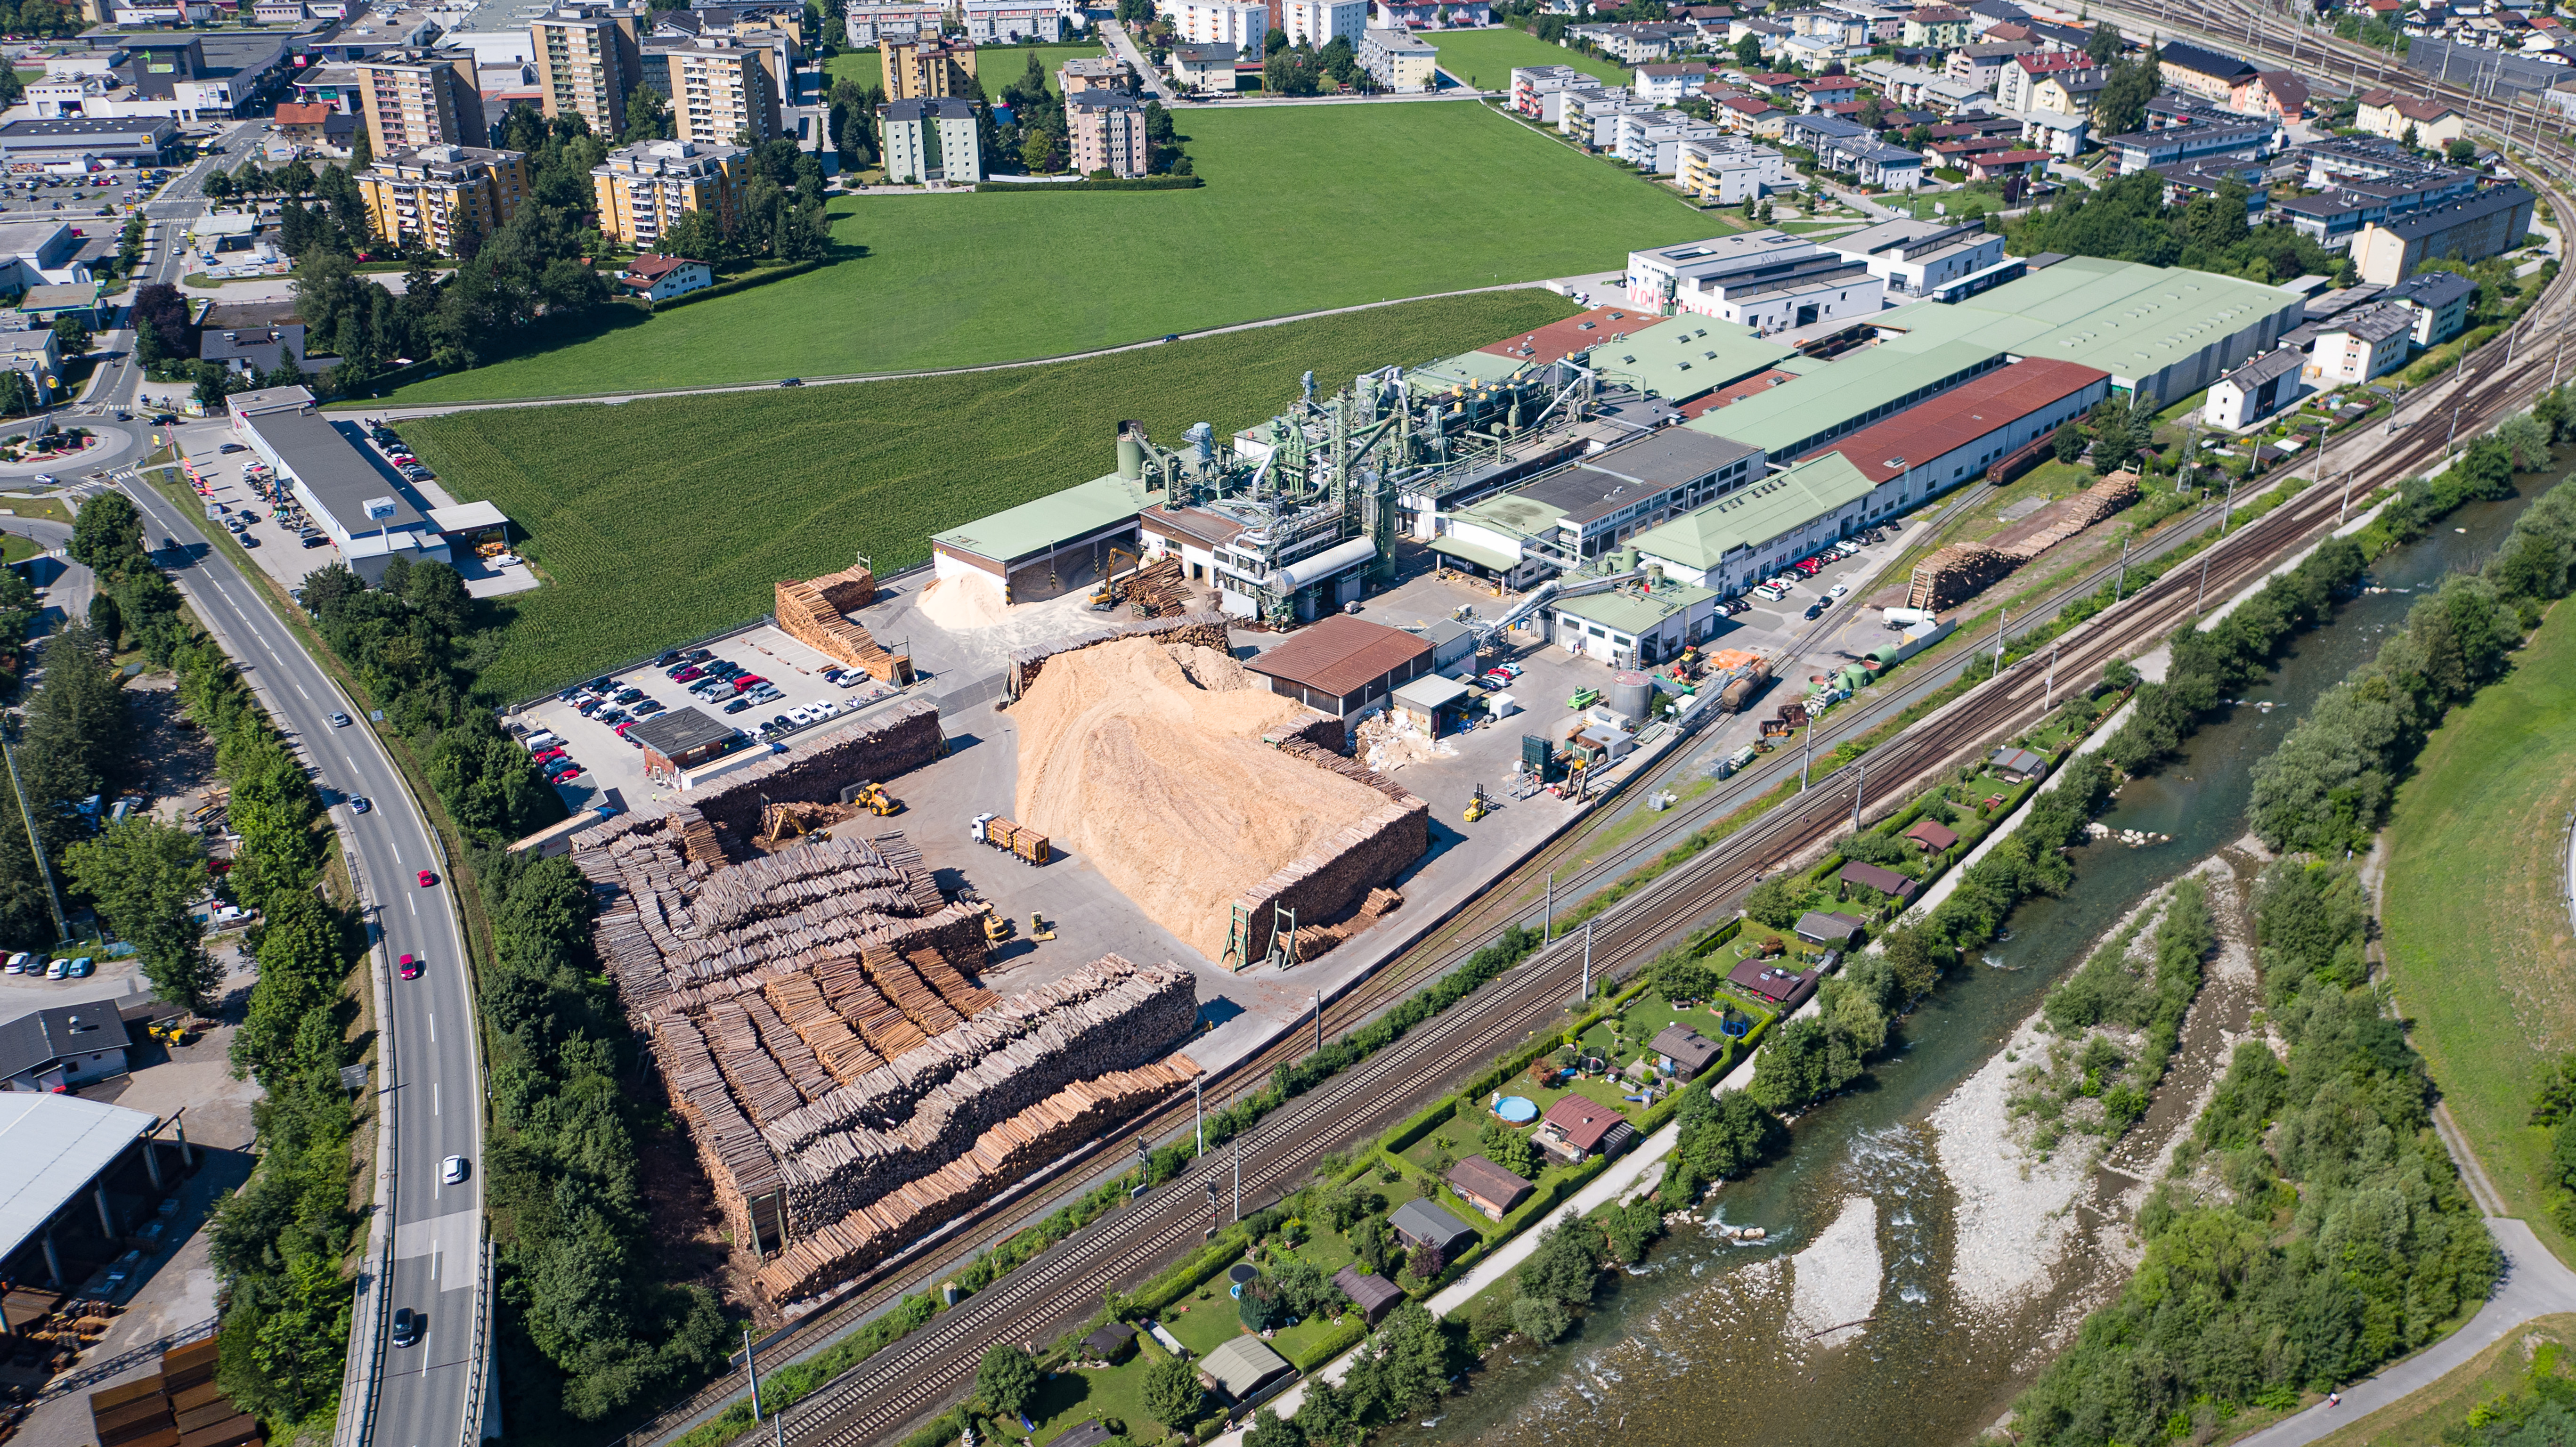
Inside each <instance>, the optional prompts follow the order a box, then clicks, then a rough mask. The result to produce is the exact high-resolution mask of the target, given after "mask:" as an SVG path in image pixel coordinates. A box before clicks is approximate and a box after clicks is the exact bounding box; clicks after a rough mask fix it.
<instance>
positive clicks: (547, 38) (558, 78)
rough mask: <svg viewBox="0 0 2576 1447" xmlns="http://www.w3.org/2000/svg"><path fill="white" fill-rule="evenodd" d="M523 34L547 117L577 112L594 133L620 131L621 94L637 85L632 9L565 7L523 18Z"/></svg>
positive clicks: (639, 56) (639, 52)
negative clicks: (527, 38)
mask: <svg viewBox="0 0 2576 1447" xmlns="http://www.w3.org/2000/svg"><path fill="white" fill-rule="evenodd" d="M528 32H529V36H530V39H531V41H532V43H533V48H534V49H535V51H536V63H537V74H538V84H539V85H541V86H542V87H543V88H544V90H545V105H544V110H545V113H546V115H547V117H548V118H549V119H551V118H552V117H555V116H570V115H577V116H579V117H581V118H582V119H583V120H585V121H588V122H590V129H591V133H592V134H594V135H608V136H614V135H618V134H620V133H621V132H623V131H624V130H625V129H626V95H627V92H629V91H631V90H633V89H634V88H635V87H636V86H638V85H640V84H642V83H643V68H644V57H643V49H642V43H641V40H640V38H639V37H638V35H637V33H636V28H635V14H634V12H633V11H631V10H613V9H610V8H609V7H607V6H605V5H588V4H572V5H565V6H564V7H563V8H561V9H559V10H557V11H555V12H554V13H552V14H550V15H542V16H539V17H538V18H536V19H535V20H532V21H530V22H528Z"/></svg>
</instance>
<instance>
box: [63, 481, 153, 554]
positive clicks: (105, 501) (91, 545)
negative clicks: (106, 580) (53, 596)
mask: <svg viewBox="0 0 2576 1447" xmlns="http://www.w3.org/2000/svg"><path fill="white" fill-rule="evenodd" d="M65 551H66V552H68V553H70V554H71V557H72V561H73V562H75V563H78V564H80V565H81V566H83V567H85V568H88V569H89V570H90V571H92V572H95V573H102V574H106V573H116V572H121V571H123V570H124V569H126V568H128V567H130V566H132V565H133V564H134V563H136V562H138V561H140V560H141V559H142V557H143V513H142V512H141V510H139V509H138V508H136V507H135V506H134V503H133V500H132V499H130V498H128V497H126V495H125V494H123V493H121V492H102V493H99V494H97V495H95V496H93V497H91V498H90V499H89V500H88V501H87V502H84V503H82V504H81V509H80V512H79V513H78V514H76V515H75V516H74V517H73V518H72V540H71V543H70V545H69V546H68V547H67V548H66V549H65Z"/></svg>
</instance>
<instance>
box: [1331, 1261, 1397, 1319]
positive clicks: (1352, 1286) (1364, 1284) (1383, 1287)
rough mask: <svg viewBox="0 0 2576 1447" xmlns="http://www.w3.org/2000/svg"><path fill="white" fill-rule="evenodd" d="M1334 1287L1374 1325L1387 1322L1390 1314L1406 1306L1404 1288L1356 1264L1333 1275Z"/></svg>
mask: <svg viewBox="0 0 2576 1447" xmlns="http://www.w3.org/2000/svg"><path fill="white" fill-rule="evenodd" d="M1333 1285H1334V1286H1335V1287H1336V1288H1337V1289H1339V1290H1340V1291H1341V1293H1342V1295H1344V1296H1347V1297H1349V1298H1350V1299H1351V1305H1353V1306H1356V1307H1358V1308H1359V1309H1360V1316H1361V1317H1362V1318H1363V1319H1365V1320H1366V1321H1367V1322H1368V1324H1369V1325H1371V1326H1375V1325H1377V1324H1378V1323H1379V1322H1381V1321H1384V1320H1385V1319H1386V1314H1387V1313H1388V1312H1390V1311H1393V1310H1395V1309H1396V1308H1397V1307H1398V1306H1401V1305H1403V1303H1404V1288H1402V1287H1400V1286H1397V1285H1396V1284H1395V1283H1394V1282H1392V1281H1389V1280H1387V1279H1386V1278H1385V1277H1383V1276H1380V1275H1377V1274H1376V1273H1375V1272H1370V1271H1362V1270H1361V1269H1359V1267H1358V1266H1356V1265H1352V1266H1345V1267H1343V1268H1342V1269H1341V1270H1339V1271H1336V1272H1334V1273H1333Z"/></svg>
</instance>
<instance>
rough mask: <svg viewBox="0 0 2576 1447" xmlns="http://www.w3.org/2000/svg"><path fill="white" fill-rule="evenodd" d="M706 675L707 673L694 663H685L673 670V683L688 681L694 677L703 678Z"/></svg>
mask: <svg viewBox="0 0 2576 1447" xmlns="http://www.w3.org/2000/svg"><path fill="white" fill-rule="evenodd" d="M705 676H706V675H705V674H704V673H703V672H702V671H701V670H700V669H699V668H698V666H697V665H696V664H694V663H683V664H681V665H680V666H679V667H677V668H675V669H672V670H671V681H672V682H673V683H687V682H688V681H689V680H691V679H693V678H703V677H705Z"/></svg>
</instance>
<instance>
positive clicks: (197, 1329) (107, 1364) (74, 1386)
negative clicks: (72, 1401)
mask: <svg viewBox="0 0 2576 1447" xmlns="http://www.w3.org/2000/svg"><path fill="white" fill-rule="evenodd" d="M222 1321H223V1318H221V1317H214V1316H210V1317H207V1318H206V1319H205V1320H204V1321H201V1322H198V1323H197V1324H196V1325H195V1326H183V1327H181V1328H179V1329H178V1330H177V1331H174V1332H172V1333H170V1334H169V1335H168V1336H165V1337H163V1338H161V1339H160V1340H158V1341H150V1342H145V1343H144V1344H143V1345H141V1346H139V1347H129V1348H127V1349H126V1350H124V1351H121V1352H118V1353H117V1354H116V1355H114V1356H112V1357H109V1358H108V1359H107V1360H106V1361H103V1362H93V1363H91V1364H90V1365H88V1366H85V1367H82V1368H81V1369H80V1370H78V1371H74V1372H65V1373H63V1374H62V1375H61V1376H58V1377H56V1378H54V1379H53V1380H52V1381H50V1382H47V1383H45V1389H44V1390H43V1391H41V1392H38V1393H37V1394H36V1400H37V1401H39V1402H50V1401H52V1400H53V1399H54V1398H56V1397H61V1396H68V1395H70V1394H71V1393H73V1392H77V1391H79V1390H80V1389H81V1388H83V1387H91V1386H96V1385H97V1384H99V1383H100V1382H103V1381H106V1380H107V1379H108V1378H110V1377H113V1376H117V1375H119V1374H121V1373H124V1372H130V1371H132V1370H134V1369H135V1368H136V1367H139V1366H141V1365H143V1364H144V1363H145V1362H149V1361H153V1360H155V1359H157V1358H158V1357H159V1356H160V1355H161V1354H162V1353H163V1352H166V1351H169V1350H171V1349H172V1348H174V1347H183V1346H186V1345H187V1344H188V1343H190V1342H193V1341H204V1340H205V1339H206V1338H207V1337H210V1336H213V1335H214V1334H215V1328H216V1327H217V1326H219V1325H221V1324H222Z"/></svg>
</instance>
